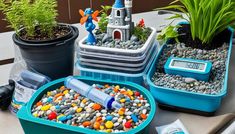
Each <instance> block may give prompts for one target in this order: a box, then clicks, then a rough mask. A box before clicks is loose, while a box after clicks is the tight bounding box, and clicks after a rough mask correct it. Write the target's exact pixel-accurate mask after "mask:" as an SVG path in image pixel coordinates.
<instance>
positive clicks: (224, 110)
mask: <svg viewBox="0 0 235 134" xmlns="http://www.w3.org/2000/svg"><path fill="white" fill-rule="evenodd" d="M170 16H171V15H170V14H165V15H158V14H157V12H155V11H153V12H146V13H139V14H134V15H133V21H134V22H138V21H139V20H140V19H141V18H143V19H144V20H145V24H146V26H151V27H155V28H157V29H158V30H159V29H161V28H162V26H163V25H166V24H169V23H170V21H168V20H165V18H167V17H170ZM179 21H180V20H179ZM179 21H175V22H174V23H173V24H176V23H178V22H179ZM75 26H77V27H78V28H79V38H78V40H79V39H81V38H83V37H84V36H85V35H86V32H85V29H84V27H83V26H81V25H80V24H75ZM12 34H13V32H6V33H1V34H0V40H1V43H0V53H1V54H0V59H1V60H2V59H9V58H13V57H14V47H13V42H12V40H11V36H12ZM234 49H235V48H234ZM234 51H235V50H233V51H232V57H231V61H230V70H229V72H230V73H229V81H228V94H227V96H226V97H225V98H224V99H223V101H222V104H221V107H220V109H219V110H218V111H217V112H216V114H215V116H213V117H204V116H199V115H193V114H187V113H180V112H171V111H165V110H161V109H159V108H158V109H157V112H156V114H155V117H154V119H153V121H152V123H151V124H150V133H151V134H153V133H156V129H155V127H156V126H160V125H165V124H169V123H171V122H173V121H175V120H177V119H180V120H181V121H182V123H183V124H184V125H185V127H186V128H187V130H188V131H189V132H190V133H191V134H199V133H200V134H207V133H209V132H211V130H213V129H215V128H217V127H219V126H220V125H221V122H224V121H226V120H228V119H230V118H231V117H233V114H232V113H235V107H234V103H235V91H233V89H234V88H235V79H234V74H233V72H235V68H234V67H235V54H234ZM12 65H13V64H7V65H2V66H0V74H1V77H0V85H4V84H6V83H7V81H8V78H9V74H10V70H11V67H12ZM1 132H4V134H22V133H24V132H23V130H22V128H21V126H20V123H19V121H18V119H17V118H16V117H15V116H14V115H12V114H11V113H10V112H9V111H0V133H1Z"/></svg>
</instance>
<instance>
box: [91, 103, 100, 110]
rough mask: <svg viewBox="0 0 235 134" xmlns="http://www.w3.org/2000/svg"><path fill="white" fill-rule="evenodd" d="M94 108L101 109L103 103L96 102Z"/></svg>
mask: <svg viewBox="0 0 235 134" xmlns="http://www.w3.org/2000/svg"><path fill="white" fill-rule="evenodd" d="M92 108H93V109H94V110H100V109H101V105H100V104H97V103H95V104H94V105H93V107H92Z"/></svg>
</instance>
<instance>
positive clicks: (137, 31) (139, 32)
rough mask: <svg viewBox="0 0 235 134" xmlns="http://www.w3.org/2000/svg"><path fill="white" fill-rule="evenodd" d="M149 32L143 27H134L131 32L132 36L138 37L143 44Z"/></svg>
mask: <svg viewBox="0 0 235 134" xmlns="http://www.w3.org/2000/svg"><path fill="white" fill-rule="evenodd" d="M148 33H149V32H148V31H147V29H146V28H145V27H140V26H136V27H134V30H133V35H135V36H136V37H138V39H139V40H141V41H143V42H145V41H146V40H147V39H148V36H149V34H148Z"/></svg>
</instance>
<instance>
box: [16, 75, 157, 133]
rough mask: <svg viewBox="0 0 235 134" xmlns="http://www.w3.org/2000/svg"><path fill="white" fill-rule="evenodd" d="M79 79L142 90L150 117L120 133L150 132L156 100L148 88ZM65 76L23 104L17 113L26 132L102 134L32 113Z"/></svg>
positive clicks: (44, 87)
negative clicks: (35, 115) (43, 97)
mask: <svg viewBox="0 0 235 134" xmlns="http://www.w3.org/2000/svg"><path fill="white" fill-rule="evenodd" d="M76 78H77V79H79V80H81V81H83V82H86V83H87V84H94V83H96V84H110V85H111V84H114V85H120V86H122V87H127V88H130V89H133V90H136V91H139V92H141V94H143V95H144V96H145V97H146V98H147V99H148V101H149V104H150V107H151V110H150V113H149V116H148V118H147V119H146V120H145V121H144V122H143V123H142V124H140V125H139V126H138V127H136V128H134V129H131V130H130V131H127V132H122V133H120V134H135V133H138V134H143V133H148V128H149V124H150V123H151V121H152V120H153V118H154V115H155V112H156V104H155V101H154V98H153V97H152V95H151V94H150V93H149V91H147V89H145V88H143V87H141V86H139V85H137V84H134V83H130V82H125V83H123V82H112V81H105V80H95V79H90V78H85V77H76ZM64 80H65V78H62V79H58V80H55V81H53V82H50V83H48V84H46V85H44V86H43V87H41V88H40V89H38V91H37V92H36V93H35V94H34V95H33V97H32V98H31V99H30V101H29V102H28V104H27V105H26V106H23V107H22V108H21V109H20V110H19V112H18V113H17V117H18V118H19V120H20V123H21V125H22V127H23V129H24V132H25V133H26V134H81V133H87V134H101V133H104V132H98V131H95V130H91V129H88V128H81V127H77V126H70V125H67V124H62V123H56V122H53V121H49V120H45V119H42V118H36V117H34V116H33V115H32V113H31V109H32V107H33V105H34V104H35V103H36V102H38V101H39V100H40V99H41V98H42V96H43V95H44V94H45V93H47V91H51V90H54V89H56V88H59V87H60V86H62V85H63V84H64Z"/></svg>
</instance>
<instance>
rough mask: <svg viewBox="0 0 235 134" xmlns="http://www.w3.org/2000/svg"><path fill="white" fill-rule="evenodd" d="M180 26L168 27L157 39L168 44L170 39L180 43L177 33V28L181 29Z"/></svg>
mask: <svg viewBox="0 0 235 134" xmlns="http://www.w3.org/2000/svg"><path fill="white" fill-rule="evenodd" d="M179 27H180V26H172V25H169V26H167V27H165V28H164V29H163V30H162V31H161V33H159V34H158V36H157V39H158V40H162V41H163V42H166V41H167V40H168V39H172V38H173V39H175V40H176V42H179V40H178V36H179V34H178V32H177V31H176V29H177V28H179Z"/></svg>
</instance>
